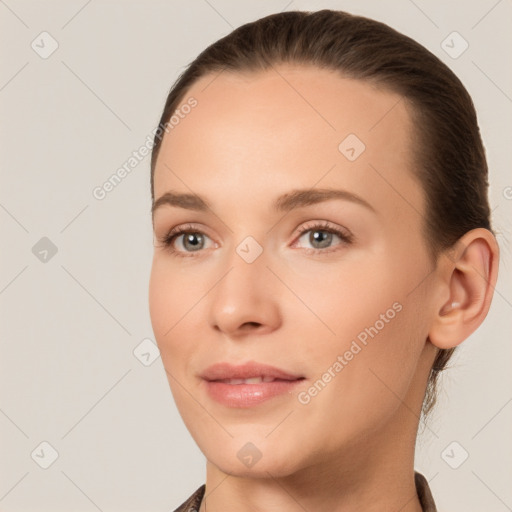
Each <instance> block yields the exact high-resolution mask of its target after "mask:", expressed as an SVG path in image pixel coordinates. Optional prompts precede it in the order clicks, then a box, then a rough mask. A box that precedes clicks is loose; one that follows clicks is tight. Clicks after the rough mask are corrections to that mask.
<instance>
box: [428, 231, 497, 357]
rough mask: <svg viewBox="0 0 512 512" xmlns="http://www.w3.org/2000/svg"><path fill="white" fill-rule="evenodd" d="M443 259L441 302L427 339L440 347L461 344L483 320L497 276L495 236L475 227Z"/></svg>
mask: <svg viewBox="0 0 512 512" xmlns="http://www.w3.org/2000/svg"><path fill="white" fill-rule="evenodd" d="M444 257H445V261H444V262H443V274H444V279H443V280H442V282H440V284H439V286H440V287H441V288H442V289H441V290H440V294H439V295H440V296H444V297H446V296H448V300H444V301H443V302H440V303H439V304H438V306H437V307H436V309H437V312H436V313H435V316H434V318H433V321H432V324H431V328H430V331H429V340H430V342H431V343H432V344H433V345H435V346H436V347H438V348H440V349H448V348H453V347H456V346H457V345H459V344H460V343H462V342H463V341H464V340H465V339H466V338H467V337H468V336H470V335H471V334H472V333H473V332H474V331H475V330H476V329H477V328H478V327H479V325H480V324H481V323H482V322H483V321H484V319H485V317H486V316H487V313H488V311H489V308H490V305H491V300H492V297H493V294H494V287H495V285H496V280H497V275H498V261H499V248H498V244H497V242H496V239H495V237H494V235H493V234H492V233H491V232H490V231H489V230H487V229H484V228H476V229H473V230H471V231H468V232H467V233H466V234H465V235H464V236H463V237H461V238H460V239H459V241H458V243H457V244H456V246H455V250H454V251H452V252H451V253H450V256H448V255H445V256H444Z"/></svg>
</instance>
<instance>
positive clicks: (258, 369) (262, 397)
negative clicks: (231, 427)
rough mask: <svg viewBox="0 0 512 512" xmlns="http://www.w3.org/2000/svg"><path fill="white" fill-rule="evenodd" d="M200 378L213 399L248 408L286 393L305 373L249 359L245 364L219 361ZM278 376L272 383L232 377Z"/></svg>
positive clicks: (272, 377)
mask: <svg viewBox="0 0 512 512" xmlns="http://www.w3.org/2000/svg"><path fill="white" fill-rule="evenodd" d="M200 377H201V378H202V379H203V381H204V384H205V386H206V391H207V393H208V395H209V396H210V398H212V399H213V400H215V401H217V402H219V403H221V404H222V405H225V406H227V407H236V408H248V407H253V406H255V405H258V404H260V403H263V402H265V401H267V400H270V399H271V398H274V397H277V396H279V395H282V394H285V393H293V390H294V388H295V387H296V386H297V385H298V384H299V383H300V382H301V381H303V380H304V377H303V376H302V375H298V374H294V373H290V372H288V371H285V370H283V369H281V368H277V367H275V366H270V365H267V364H262V363H257V362H253V361H251V362H249V363H246V364H243V365H233V364H230V363H226V362H224V363H216V364H214V365H212V366H209V367H208V368H207V369H206V370H205V371H204V372H203V373H202V374H201V375H200ZM257 377H262V378H264V379H274V380H272V381H270V382H258V383H230V382H226V381H229V380H232V379H254V378H257Z"/></svg>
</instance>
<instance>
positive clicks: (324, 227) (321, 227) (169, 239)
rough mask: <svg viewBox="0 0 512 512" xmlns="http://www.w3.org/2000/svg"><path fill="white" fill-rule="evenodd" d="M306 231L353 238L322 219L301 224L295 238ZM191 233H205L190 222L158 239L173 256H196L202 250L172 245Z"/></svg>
mask: <svg viewBox="0 0 512 512" xmlns="http://www.w3.org/2000/svg"><path fill="white" fill-rule="evenodd" d="M308 231H324V232H326V233H330V234H333V235H336V236H338V237H339V238H340V239H341V240H342V243H341V244H339V245H349V244H351V243H352V242H353V240H354V237H353V235H352V234H351V233H349V232H346V231H342V230H341V229H338V228H335V227H333V226H331V225H330V224H329V223H328V222H326V221H324V222H323V223H320V222H316V223H313V224H311V225H305V226H303V227H302V228H301V229H300V230H299V232H298V233H297V235H296V238H297V240H299V239H300V238H301V237H302V235H304V233H307V232H308ZM191 233H199V234H201V235H205V233H203V232H202V231H200V230H198V229H196V228H195V227H194V226H193V225H192V224H187V225H185V226H181V227H178V228H174V229H172V230H171V231H170V232H169V233H167V234H166V235H165V236H164V237H163V238H162V239H160V240H159V241H160V243H161V244H162V245H163V246H164V248H165V250H166V251H169V252H170V253H171V254H173V255H175V256H178V257H184V258H188V257H196V256H197V255H199V254H200V253H201V252H204V251H201V250H199V251H196V252H189V253H187V252H185V253H183V252H182V251H178V250H177V249H175V248H174V246H173V244H174V240H175V239H176V238H178V237H179V236H180V235H184V234H191ZM206 236H208V235H206ZM305 250H306V252H307V254H319V253H330V252H334V251H337V250H338V249H330V248H328V249H309V248H306V249H305Z"/></svg>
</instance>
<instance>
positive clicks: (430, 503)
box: [414, 471, 437, 512]
mask: <svg viewBox="0 0 512 512" xmlns="http://www.w3.org/2000/svg"><path fill="white" fill-rule="evenodd" d="M414 483H415V484H416V492H417V493H418V498H419V500H420V503H421V507H422V509H423V512H437V508H436V504H435V502H434V497H433V496H432V491H431V490H430V487H429V485H428V481H427V479H426V478H425V477H424V476H423V475H422V474H421V473H418V472H417V471H415V472H414Z"/></svg>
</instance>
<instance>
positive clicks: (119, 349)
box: [0, 0, 512, 512]
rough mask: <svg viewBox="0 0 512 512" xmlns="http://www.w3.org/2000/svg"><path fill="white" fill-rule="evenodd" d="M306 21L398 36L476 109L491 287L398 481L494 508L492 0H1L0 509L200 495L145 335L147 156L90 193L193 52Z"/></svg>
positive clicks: (498, 496)
mask: <svg viewBox="0 0 512 512" xmlns="http://www.w3.org/2000/svg"><path fill="white" fill-rule="evenodd" d="M322 8H333V9H342V10H347V11H349V12H352V13H354V14H363V15H366V16H369V17H371V18H375V19H377V20H380V21H383V22H385V23H388V24H389V25H391V26H392V27H394V28H396V29H398V30H399V31H401V32H403V33H405V34H407V35H410V36H412V37H413V38H414V39H416V40H418V41H419V42H420V43H422V44H423V45H425V46H426V47H427V48H429V49H430V50H431V51H432V52H433V53H434V54H436V55H437V56H439V57H440V58H441V59H442V60H443V61H444V62H446V63H447V64H448V65H449V66H450V67H451V68H452V69H453V70H454V71H455V73H456V74H457V75H458V76H459V77H460V78H461V80H462V81H463V83H464V84H465V85H466V87H467V88H468V90H469V92H470V93H471V95H472V97H473V99H474V102H475V104H476V108H477V111H478V115H479V122H480V126H481V130H482V135H483V138H484V143H485V146H486V150H487V155H488V162H489V166H490V182H491V186H490V192H489V197H490V202H491V208H492V210H493V223H494V226H495V228H496V230H497V232H498V242H499V244H500V246H501V262H500V275H499V281H498V284H497V287H496V292H495V296H494V299H493V302H492V306H491V310H490V313H489V315H488V317H487V319H486V321H485V322H484V324H483V325H482V326H481V327H480V328H479V329H478V330H477V331H476V332H475V333H474V334H473V335H472V336H471V337H470V338H468V339H467V340H466V341H465V342H464V343H463V344H462V345H461V348H460V350H459V353H458V355H456V356H455V357H454V359H453V362H452V365H453V369H451V370H449V371H448V372H447V373H446V376H445V377H444V378H443V380H442V383H441V384H442V392H441V395H440V402H439V404H438V407H437V409H436V411H435V414H434V416H433V417H432V419H431V420H430V422H429V423H428V426H427V427H425V428H424V429H423V430H424V433H423V434H422V435H421V436H420V437H419V439H418V443H417V459H416V469H417V470H418V471H421V472H422V473H423V474H424V475H425V476H426V477H427V479H428V480H429V481H430V486H431V488H432V491H433V493H434V497H435V499H436V502H437V505H438V508H439V511H440V512H443V511H450V512H457V511H459V512H462V511H464V512H483V511H485V512H505V511H507V510H512V491H511V485H510V483H511V481H512V468H511V460H512V438H511V436H510V433H511V431H512V430H511V426H512V386H511V384H512V377H511V372H510V367H511V364H510V363H511V355H512V354H511V353H512V348H511V345H510V339H511V333H512V328H511V327H512V326H511V318H512V293H511V290H512V286H511V251H510V240H511V208H512V173H511V163H512V162H511V160H512V158H511V156H510V148H511V143H512V137H511V125H512V115H511V113H512V71H511V66H510V57H509V55H510V48H511V47H512V31H511V30H510V26H511V20H512V2H511V1H510V0H500V1H497V0H481V1H471V2H468V1H462V0H461V1H452V2H447V1H442V0H436V1H432V0H431V1H427V0H414V1H412V0H394V1H377V0H375V1H356V0H352V1H348V0H347V1H314V2H313V1H309V2H308V1H303V2H301V1H298V0H294V1H290V0H279V1H278V0H272V1H265V2H262V1H254V0H252V1H243V2H241V1H238V2H237V1H235V0H208V1H206V0H192V1H187V2H185V1H180V2H178V1H146V2H144V1H134V0H131V1H126V0H89V1H86V0H72V1H70V0H66V1H64V0H59V1H47V2H40V1H34V0H23V1H22V0H0V33H1V34H2V44H1V45H0V51H1V69H0V108H1V113H0V116H1V128H0V129H1V132H0V150H1V180H2V181H1V183H2V184H1V188H0V228H1V233H2V241H3V243H2V248H1V250H0V256H1V260H0V263H1V266H0V326H1V332H0V350H1V359H0V450H1V451H0V510H2V511H9V512H28V511H37V512H39V511H41V512H42V511H52V512H59V511H68V510H74V511H84V512H86V511H94V510H100V511H104V512H107V511H126V512H128V511H162V512H168V511H172V510H174V508H176V507H177V506H178V505H179V504H181V503H182V502H183V501H184V500H185V498H186V497H188V496H189V494H191V493H192V492H193V491H194V490H195V489H196V488H197V487H198V486H199V485H200V484H202V483H203V482H204V479H205V460H204V457H203V455H202V454H201V452H200V451H199V449H198V448H197V446H196V445H195V443H194V442H193V440H192V438H191V437H190V435H189V433H188V431H187V430H186V428H185V427H184V425H183V423H182V421H181V418H180V416H179V414H178V412H177V411H176V409H175V406H174V402H173V399H172V395H171V392H170V389H169V386H168V383H167V379H166V374H165V371H164V369H163V366H162V363H161V359H160V358H159V356H158V350H157V349H156V346H155V345H154V339H153V333H152V329H151V323H150V319H149V310H148V279H149V272H150V266H151V258H152V250H153V247H152V232H151V219H150V207H151V200H150V188H149V156H148V157H146V158H145V159H143V160H142V161H141V162H140V163H138V164H137V165H136V166H134V167H133V169H132V170H131V172H130V173H129V174H128V175H127V176H126V178H125V179H124V180H123V181H122V182H121V183H120V184H119V185H118V186H117V187H115V189H113V190H112V191H111V192H109V193H108V194H107V196H106V197H105V198H104V199H103V200H99V199H96V198H95V197H94V195H93V190H94V189H95V187H98V186H101V185H102V184H103V183H104V182H105V181H106V180H108V179H109V177H110V176H111V175H112V174H113V173H114V172H115V171H116V170H117V169H118V168H119V167H121V166H122V165H123V164H125V163H126V162H127V161H128V159H129V158H130V157H131V156H132V153H133V152H134V151H137V150H138V149H139V148H140V147H141V146H142V145H144V143H145V141H146V140H147V137H148V135H150V133H151V131H152V130H153V129H154V128H155V126H156V125H157V123H158V120H159V118H160V114H161V110H162V108H163V104H164V101H165V98H166V95H167V92H168V90H169V88H170V86H171V84H172V83H173V82H174V80H175V79H176V78H177V76H178V74H179V73H180V72H181V71H182V70H183V68H184V67H185V66H186V65H187V64H188V63H189V62H190V61H191V60H192V59H193V58H194V57H195V56H196V55H197V54H198V53H199V52H200V51H201V50H202V49H204V48H205V47H206V46H207V45H208V44H210V43H212V42H213V41H215V40H217V39H218V38H220V37H222V36H224V35H225V34H227V33H228V32H229V31H231V30H232V29H233V28H235V27H237V26H239V25H241V24H243V23H245V22H248V21H252V20H255V19H257V18H259V17H262V16H264V15H267V14H271V13H274V12H279V11H282V10H296V9H298V10H318V9H322ZM454 32H457V34H454ZM466 45H467V48H466ZM45 466H46V469H45Z"/></svg>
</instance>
